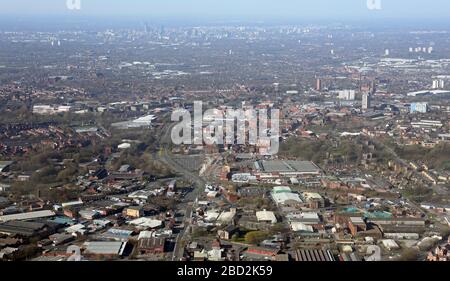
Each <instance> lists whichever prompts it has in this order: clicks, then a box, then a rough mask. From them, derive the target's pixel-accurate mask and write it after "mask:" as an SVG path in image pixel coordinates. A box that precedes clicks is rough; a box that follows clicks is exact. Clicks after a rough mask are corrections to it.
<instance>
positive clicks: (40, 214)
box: [0, 210, 55, 222]
mask: <svg viewBox="0 0 450 281" xmlns="http://www.w3.org/2000/svg"><path fill="white" fill-rule="evenodd" d="M53 216H55V213H54V212H53V211H50V210H44V211H37V212H29V213H19V214H14V215H6V216H0V222H7V221H20V220H32V219H39V218H47V217H53Z"/></svg>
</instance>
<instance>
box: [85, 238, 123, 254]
mask: <svg viewBox="0 0 450 281" xmlns="http://www.w3.org/2000/svg"><path fill="white" fill-rule="evenodd" d="M126 245H127V242H106V241H100V242H86V243H84V244H83V246H84V247H85V251H84V253H83V254H86V255H100V256H121V255H123V252H124V250H125V247H126Z"/></svg>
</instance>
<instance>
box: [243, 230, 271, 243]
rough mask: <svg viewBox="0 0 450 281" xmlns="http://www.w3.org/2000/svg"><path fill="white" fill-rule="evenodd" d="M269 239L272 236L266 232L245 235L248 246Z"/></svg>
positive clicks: (251, 232) (252, 232)
mask: <svg viewBox="0 0 450 281" xmlns="http://www.w3.org/2000/svg"><path fill="white" fill-rule="evenodd" d="M269 237H270V234H269V233H268V232H265V231H250V232H248V233H247V234H245V242H246V243H248V244H258V243H261V242H262V241H264V240H265V239H267V238H269Z"/></svg>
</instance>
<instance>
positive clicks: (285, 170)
mask: <svg viewBox="0 0 450 281" xmlns="http://www.w3.org/2000/svg"><path fill="white" fill-rule="evenodd" d="M254 165H255V170H256V172H257V173H259V174H262V175H263V174H270V175H273V176H276V175H280V176H283V177H289V178H291V177H308V176H318V175H320V173H321V170H320V168H319V167H317V165H316V164H314V163H313V162H311V161H293V160H270V161H265V160H262V161H256V162H255V164H254Z"/></svg>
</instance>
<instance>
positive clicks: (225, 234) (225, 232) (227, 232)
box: [217, 225, 239, 240]
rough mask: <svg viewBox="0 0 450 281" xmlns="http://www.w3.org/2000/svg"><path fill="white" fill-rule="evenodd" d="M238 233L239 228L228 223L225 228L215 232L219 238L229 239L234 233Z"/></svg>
mask: <svg viewBox="0 0 450 281" xmlns="http://www.w3.org/2000/svg"><path fill="white" fill-rule="evenodd" d="M238 233H239V228H238V227H236V226H234V225H229V226H227V227H226V228H225V229H222V230H219V231H218V232H217V234H218V235H219V238H220V239H223V240H230V239H231V238H232V237H233V235H234V234H238Z"/></svg>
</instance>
